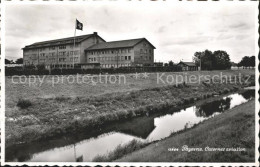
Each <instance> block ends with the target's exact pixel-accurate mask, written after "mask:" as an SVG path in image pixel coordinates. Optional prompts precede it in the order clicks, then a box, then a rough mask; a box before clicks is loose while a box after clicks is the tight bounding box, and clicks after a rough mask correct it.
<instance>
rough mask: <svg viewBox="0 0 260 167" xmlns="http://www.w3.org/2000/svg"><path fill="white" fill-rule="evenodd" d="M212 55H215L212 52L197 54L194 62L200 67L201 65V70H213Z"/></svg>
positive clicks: (206, 51)
mask: <svg viewBox="0 0 260 167" xmlns="http://www.w3.org/2000/svg"><path fill="white" fill-rule="evenodd" d="M212 55H213V54H212V52H211V51H210V50H205V51H203V52H195V54H194V57H193V61H194V62H195V64H196V65H197V66H199V67H200V63H201V70H213V66H212V58H213V57H212Z"/></svg>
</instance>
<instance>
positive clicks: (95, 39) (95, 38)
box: [93, 32, 98, 44]
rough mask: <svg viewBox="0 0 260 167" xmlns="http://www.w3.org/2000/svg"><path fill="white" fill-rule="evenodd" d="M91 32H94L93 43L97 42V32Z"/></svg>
mask: <svg viewBox="0 0 260 167" xmlns="http://www.w3.org/2000/svg"><path fill="white" fill-rule="evenodd" d="M93 34H94V43H95V44H97V43H98V39H97V38H98V37H97V36H98V33H97V32H94V33H93Z"/></svg>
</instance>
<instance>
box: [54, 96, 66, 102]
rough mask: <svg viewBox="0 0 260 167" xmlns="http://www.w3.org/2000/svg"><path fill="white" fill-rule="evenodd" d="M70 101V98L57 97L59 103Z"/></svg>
mask: <svg viewBox="0 0 260 167" xmlns="http://www.w3.org/2000/svg"><path fill="white" fill-rule="evenodd" d="M69 99H70V97H63V96H61V97H55V100H57V101H59V102H62V101H67V100H69Z"/></svg>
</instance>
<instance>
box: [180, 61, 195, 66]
mask: <svg viewBox="0 0 260 167" xmlns="http://www.w3.org/2000/svg"><path fill="white" fill-rule="evenodd" d="M180 63H182V64H185V65H187V66H196V64H195V63H193V62H182V61H181V62H180ZM180 63H179V64H180Z"/></svg>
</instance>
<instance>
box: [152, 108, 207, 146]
mask: <svg viewBox="0 0 260 167" xmlns="http://www.w3.org/2000/svg"><path fill="white" fill-rule="evenodd" d="M204 119H205V118H203V117H197V116H196V114H195V107H189V108H186V109H185V110H181V111H180V112H177V113H174V114H167V115H165V116H162V117H159V118H155V119H154V124H155V126H156V128H155V129H154V130H153V131H152V133H150V135H149V136H148V137H147V140H148V141H154V140H160V139H162V138H165V137H167V136H169V135H170V134H171V133H172V132H177V131H179V130H182V129H183V128H184V127H185V126H187V125H188V127H191V126H192V125H193V124H196V123H199V122H200V121H202V120H204ZM186 124H187V125H186Z"/></svg>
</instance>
